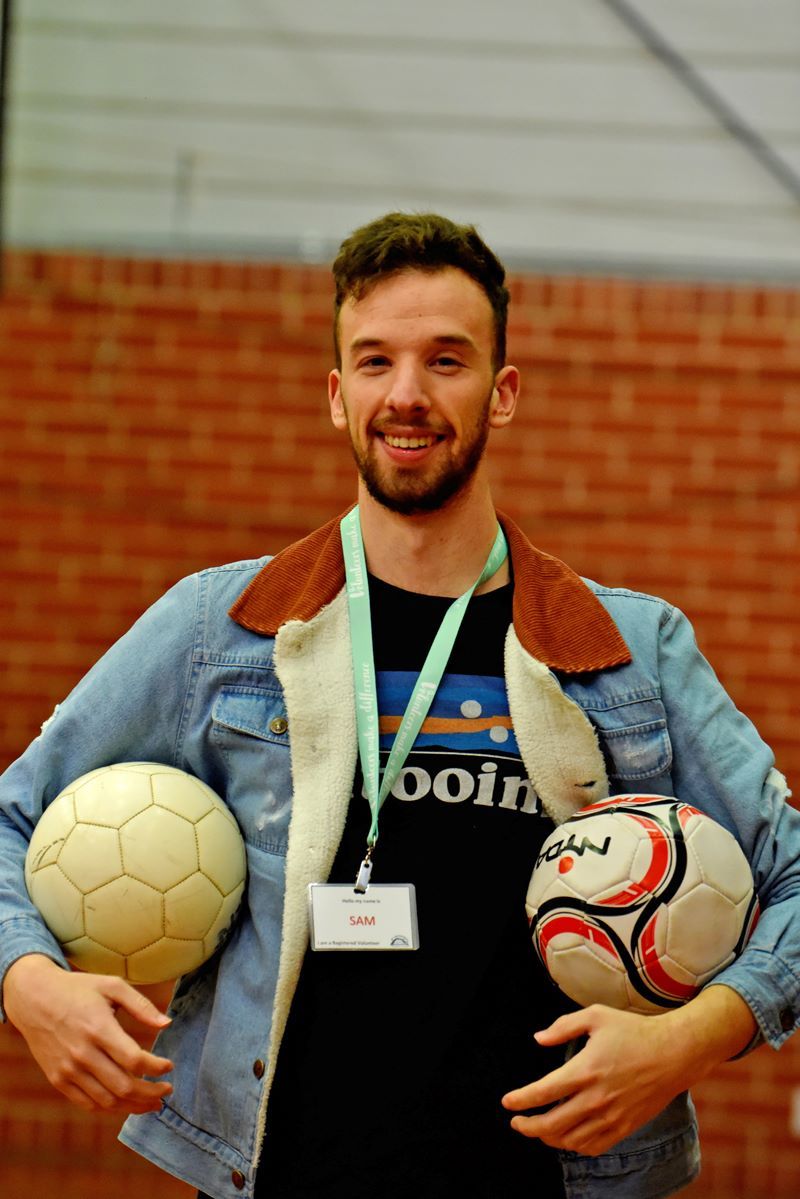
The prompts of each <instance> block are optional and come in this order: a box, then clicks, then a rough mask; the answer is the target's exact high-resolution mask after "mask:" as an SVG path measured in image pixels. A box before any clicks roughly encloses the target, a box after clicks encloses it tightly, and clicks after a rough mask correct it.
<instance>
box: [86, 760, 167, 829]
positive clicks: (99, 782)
mask: <svg viewBox="0 0 800 1199" xmlns="http://www.w3.org/2000/svg"><path fill="white" fill-rule="evenodd" d="M74 795H75V812H76V814H77V817H78V819H79V820H86V821H87V822H89V823H91V824H105V825H108V827H109V828H119V827H120V826H121V825H123V824H124V823H125V821H126V820H130V818H131V816H135V815H136V813H137V812H142V811H144V809H145V808H148V807H149V806H150V805H151V804H152V802H153V795H152V791H151V790H150V778H149V776H148V775H146V774H140V773H139V772H138V771H135V770H129V769H128V768H127V767H124V766H111V767H108V768H107V769H105V770H96V771H94V772H93V773H92V774H91V775H89V776H88V778H87V779H86V781H85V782H83V783H82V784H81V785H80V786H77V785H76V786H75V787H74Z"/></svg>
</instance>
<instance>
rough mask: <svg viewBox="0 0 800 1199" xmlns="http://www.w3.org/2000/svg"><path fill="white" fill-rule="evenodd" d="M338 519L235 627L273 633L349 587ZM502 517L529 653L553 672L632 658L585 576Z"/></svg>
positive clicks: (284, 566) (306, 545) (279, 565)
mask: <svg viewBox="0 0 800 1199" xmlns="http://www.w3.org/2000/svg"><path fill="white" fill-rule="evenodd" d="M340 519H341V518H340V517H337V518H336V519H335V520H332V521H329V522H328V523H327V524H326V525H323V526H322V528H321V529H317V530H316V532H314V533H311V534H309V536H308V537H304V538H303V539H302V541H296V542H295V543H294V544H293V545H290V546H287V547H286V549H285V550H282V551H281V552H280V553H279V554H277V555H276V556H275V557H274V558H272V559H271V561H269V562H268V563H267V565H266V566H265V567H264V568H263V570H261V571H259V573H258V574H257V575H256V577H255V578H254V579H253V581H252V582H251V583H250V585H249V586H248V587H247V588H246V589H245V590H244V591H243V592H242V594H241V595H240V596H239V598H238V599H237V601H236V603H235V604H234V605H233V607H232V608H231V609H230V616H231V617H232V619H233V620H235V621H236V622H237V624H240V625H242V626H243V627H244V628H246V629H250V630H252V631H253V632H255V633H263V634H265V635H266V636H270V637H274V636H275V634H276V633H277V631H278V629H279V628H280V627H281V625H283V624H286V622H287V621H290V620H302V621H307V620H311V618H312V617H313V616H315V615H316V614H317V613H318V612H319V611H320V609H321V608H323V607H325V605H326V604H329V603H330V602H331V601H332V600H333V599H334V598H335V596H337V595H338V594H339V592H340V591H341V590H342V588H343V587H344V581H345V580H344V560H343V558H342V545H341V540H340V536H339V521H340ZM498 520H499V521H500V523H501V525H502V526H503V530H504V532H505V534H506V537H507V538H508V548H509V552H510V554H511V561H512V562H513V566H514V628H515V630H516V633H517V636H518V637H519V640H520V642H521V643H522V645H523V646H524V648H525V649H526V650H527V651H528V653H530V654H532V655H533V657H534V658H537V659H538V660H539V661H540V662H544V663H545V665H547V666H549V667H550V668H551V669H552V670H560V671H564V672H566V673H569V674H579V673H584V672H587V671H593V670H606V669H608V668H609V667H612V666H621V665H622V664H623V663H626V662H630V660H631V655H630V651H629V650H628V647H627V645H626V644H625V642H624V641H623V639H622V636H621V634H620V632H619V630H618V629H617V626H616V625H615V624H614V622H613V620H612V619H611V617H610V616H609V615H608V613H607V612H606V610H605V608H604V607H603V606H602V604H601V603H600V601H599V600H598V599H597V597H596V596H595V595H594V594H593V592H592V591H590V589H589V588H588V587H587V586H586V584H585V583H584V582H583V580H582V579H581V578H580V577H579V576H578V575H576V574H575V572H574V571H572V570H570V568H569V567H568V566H565V565H564V563H563V562H559V560H558V558H552V557H550V555H549V554H543V553H542V552H541V551H540V550H537V549H535V548H534V546H532V545H531V543H530V542H529V541H528V539H527V537H526V536H525V534H524V533H523V532H522V530H521V529H520V528H518V526H517V525H515V524H514V522H513V521H512V520H510V519H509V518H508V517H507V516H503V515H502V514H501V513H498Z"/></svg>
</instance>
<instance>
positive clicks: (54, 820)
mask: <svg viewBox="0 0 800 1199" xmlns="http://www.w3.org/2000/svg"><path fill="white" fill-rule="evenodd" d="M74 824H75V801H74V798H73V796H72V794H71V793H69V794H62V795H60V796H59V797H58V799H54V800H53V802H52V803H51V804H50V806H49V807H47V808H45V810H44V812H43V813H42V815H41V817H40V818H39V821H38V823H37V825H36V827H35V829H34V830H33V835H32V836H31V839H30V842H29V844H28V852H27V854H26V857H25V870H26V872H27V873H32V872H33V871H35V870H38V869H40V867H42V866H48V865H50V863H51V862H55V861H56V860H57V858H58V855H59V853H60V852H61V847H62V845H63V844H64V842H65V841H66V839H67V837H68V836H69V834H70V832H71V831H72V827H73V825H74Z"/></svg>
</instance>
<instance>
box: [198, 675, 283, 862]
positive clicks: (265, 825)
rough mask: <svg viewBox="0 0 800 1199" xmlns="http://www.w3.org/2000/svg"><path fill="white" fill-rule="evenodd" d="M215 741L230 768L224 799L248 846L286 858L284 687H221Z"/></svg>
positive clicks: (214, 713) (213, 724) (213, 720)
mask: <svg viewBox="0 0 800 1199" xmlns="http://www.w3.org/2000/svg"><path fill="white" fill-rule="evenodd" d="M211 737H212V740H213V742H214V744H215V745H216V747H217V749H218V750H220V751H221V752H222V754H223V755H224V758H225V763H226V773H227V792H226V799H227V802H228V804H229V805H230V807H231V808H232V809H233V811H234V813H235V814H236V819H237V820H238V822H239V826H240V828H241V830H242V833H243V835H244V838H245V841H246V842H247V843H248V844H249V845H253V846H257V847H258V848H260V849H266V850H268V851H270V852H272V853H285V852H286V839H287V836H288V831H289V816H290V812H291V799H292V779H291V764H290V753H289V724H288V721H287V719H286V707H285V703H284V698H283V692H282V691H281V689H280V687H274V688H269V687H223V688H222V689H221V691H220V692H219V694H218V695H217V697H216V699H215V701H214V705H213V707H212V710H211Z"/></svg>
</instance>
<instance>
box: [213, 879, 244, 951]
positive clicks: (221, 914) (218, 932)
mask: <svg viewBox="0 0 800 1199" xmlns="http://www.w3.org/2000/svg"><path fill="white" fill-rule="evenodd" d="M243 895H244V883H242V885H241V886H240V887H237V888H236V889H235V890H234V891H231V892H230V894H229V895H226V896H225V898H224V899H223V901H222V906H221V907H220V909H219V911H218V912H217V918H216V920H215V921H214V923H213V924H212V925H211V927H210V928H209V930H208V932H207V934H206V938H205V952H206V956H207V957H211V955H212V953H213V952H214V951H215V949H217V947H218V946H219V943H220V939H221V938H222V936H223V934H224V933H225V932H226V931H227V929H228V927H229V925H230V924H231V922H232V921H233V918H234V916H235V915H236V913H237V911H238V910H239V905H240V903H241V902H242V896H243Z"/></svg>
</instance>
